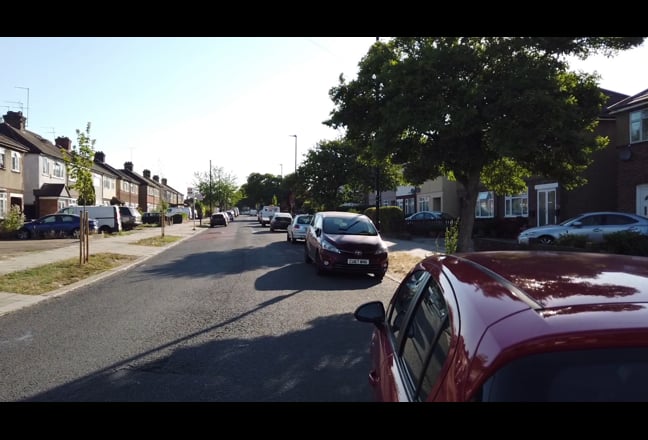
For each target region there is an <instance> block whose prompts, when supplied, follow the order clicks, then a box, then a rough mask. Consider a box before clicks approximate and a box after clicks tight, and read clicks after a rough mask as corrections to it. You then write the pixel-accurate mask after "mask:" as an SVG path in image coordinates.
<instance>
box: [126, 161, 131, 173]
mask: <svg viewBox="0 0 648 440" xmlns="http://www.w3.org/2000/svg"><path fill="white" fill-rule="evenodd" d="M124 169H125V170H126V171H130V172H131V173H132V172H133V162H124Z"/></svg>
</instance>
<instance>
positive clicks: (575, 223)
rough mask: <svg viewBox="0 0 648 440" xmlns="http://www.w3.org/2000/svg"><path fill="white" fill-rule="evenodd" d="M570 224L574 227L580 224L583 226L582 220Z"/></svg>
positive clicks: (578, 226)
mask: <svg viewBox="0 0 648 440" xmlns="http://www.w3.org/2000/svg"><path fill="white" fill-rule="evenodd" d="M571 225H572V226H573V227H575V228H580V227H581V226H583V222H574V223H572V224H571Z"/></svg>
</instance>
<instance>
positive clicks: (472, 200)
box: [457, 173, 479, 252]
mask: <svg viewBox="0 0 648 440" xmlns="http://www.w3.org/2000/svg"><path fill="white" fill-rule="evenodd" d="M460 183H461V184H463V187H464V191H465V192H464V195H463V198H462V199H461V206H460V222H459V239H458V243H457V252H470V251H474V250H475V246H474V243H473V239H472V231H473V226H474V224H475V206H476V204H477V195H478V194H479V173H475V174H474V175H469V176H468V178H467V179H466V180H465V181H463V182H460Z"/></svg>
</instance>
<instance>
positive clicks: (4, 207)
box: [0, 192, 7, 218]
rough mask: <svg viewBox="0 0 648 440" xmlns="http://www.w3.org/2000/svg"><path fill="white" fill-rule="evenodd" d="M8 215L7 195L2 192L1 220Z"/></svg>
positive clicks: (0, 196)
mask: <svg viewBox="0 0 648 440" xmlns="http://www.w3.org/2000/svg"><path fill="white" fill-rule="evenodd" d="M6 215H7V193H6V192H0V218H5V216H6Z"/></svg>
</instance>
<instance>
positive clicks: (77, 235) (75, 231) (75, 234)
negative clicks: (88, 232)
mask: <svg viewBox="0 0 648 440" xmlns="http://www.w3.org/2000/svg"><path fill="white" fill-rule="evenodd" d="M70 235H71V236H72V238H76V239H79V238H81V230H80V229H79V228H74V229H72V232H70Z"/></svg>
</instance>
